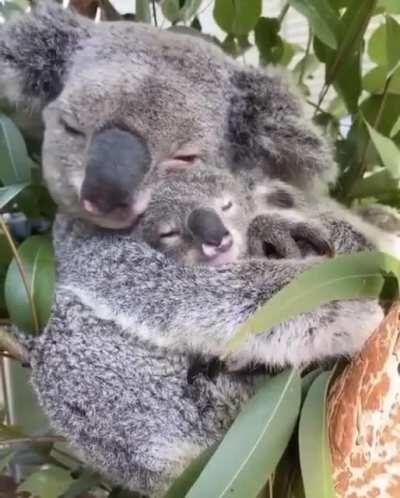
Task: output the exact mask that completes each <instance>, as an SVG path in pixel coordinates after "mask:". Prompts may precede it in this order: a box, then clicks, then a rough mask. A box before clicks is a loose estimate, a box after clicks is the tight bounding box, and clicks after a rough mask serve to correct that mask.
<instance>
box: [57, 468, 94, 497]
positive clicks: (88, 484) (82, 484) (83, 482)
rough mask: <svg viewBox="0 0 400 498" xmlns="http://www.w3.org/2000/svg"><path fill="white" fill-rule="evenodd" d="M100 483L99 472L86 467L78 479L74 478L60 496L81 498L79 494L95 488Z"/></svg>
mask: <svg viewBox="0 0 400 498" xmlns="http://www.w3.org/2000/svg"><path fill="white" fill-rule="evenodd" d="M99 484H100V477H99V475H98V474H95V473H93V472H91V471H90V470H87V469H84V470H83V472H81V474H80V475H79V477H78V478H77V479H74V480H73V481H72V482H71V484H70V485H69V487H68V488H67V489H66V490H65V491H64V492H63V494H62V495H60V497H59V498H77V497H78V498H79V496H80V495H81V494H82V493H84V492H86V491H89V490H90V489H93V488H94V487H96V486H98V485H99Z"/></svg>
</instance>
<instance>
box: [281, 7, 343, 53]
mask: <svg viewBox="0 0 400 498" xmlns="http://www.w3.org/2000/svg"><path fill="white" fill-rule="evenodd" d="M288 3H289V5H291V6H292V7H293V8H294V9H296V10H297V11H298V12H300V13H301V14H303V15H304V16H305V17H306V18H307V20H308V22H309V23H310V26H311V28H312V30H313V32H314V34H315V36H317V37H318V38H319V39H320V40H321V41H322V42H324V43H325V45H327V46H328V47H330V48H332V49H336V48H337V46H338V41H337V31H338V26H339V23H338V16H337V13H336V12H335V11H334V9H332V7H331V5H330V4H329V2H328V1H327V0H289V2H288Z"/></svg>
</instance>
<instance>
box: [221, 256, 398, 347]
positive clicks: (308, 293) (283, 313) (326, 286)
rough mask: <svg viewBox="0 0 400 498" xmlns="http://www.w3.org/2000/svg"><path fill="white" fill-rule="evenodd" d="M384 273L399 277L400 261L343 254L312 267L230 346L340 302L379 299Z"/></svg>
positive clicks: (244, 326)
mask: <svg viewBox="0 0 400 498" xmlns="http://www.w3.org/2000/svg"><path fill="white" fill-rule="evenodd" d="M382 270H386V271H393V272H394V273H395V274H396V275H399V274H400V273H399V271H400V261H398V260H397V259H395V258H394V257H392V256H389V255H388V254H384V253H382V252H372V251H371V252H369V251H368V252H360V253H357V254H350V255H340V256H337V257H336V258H334V259H330V260H327V261H324V262H322V263H318V264H316V265H314V266H312V267H311V268H310V269H308V270H307V271H305V272H304V273H302V274H300V275H299V276H298V277H297V278H296V279H295V280H293V281H292V282H291V283H290V284H288V285H287V286H286V287H284V288H283V289H282V290H280V291H279V292H277V293H276V294H275V295H274V296H273V297H272V298H270V299H269V300H268V301H267V302H266V303H265V304H264V305H263V306H261V307H260V308H259V309H258V310H257V311H256V312H255V313H253V315H251V316H250V317H249V318H248V319H247V320H246V321H245V322H244V323H243V324H242V325H241V326H240V327H239V330H238V331H237V332H236V334H235V335H234V336H233V338H232V339H231V340H230V341H229V342H228V344H227V348H226V350H227V353H229V352H232V351H234V350H235V349H237V348H238V347H239V345H240V344H241V343H242V342H243V341H244V340H245V339H246V338H247V337H248V336H249V335H250V334H260V333H263V332H265V331H266V330H269V329H270V328H272V327H274V326H276V325H278V324H279V323H281V322H283V321H285V320H290V319H291V318H294V317H295V316H296V315H298V314H299V313H304V312H307V311H311V310H313V309H315V308H317V307H318V306H320V305H321V304H324V303H328V302H330V301H334V300H338V299H352V298H361V297H378V296H379V294H380V291H381V289H382V285H383V278H382Z"/></svg>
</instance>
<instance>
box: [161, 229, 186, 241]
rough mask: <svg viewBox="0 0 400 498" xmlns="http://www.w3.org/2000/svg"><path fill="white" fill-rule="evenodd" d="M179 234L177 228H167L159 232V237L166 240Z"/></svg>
mask: <svg viewBox="0 0 400 498" xmlns="http://www.w3.org/2000/svg"><path fill="white" fill-rule="evenodd" d="M180 235H181V233H180V231H179V230H168V231H165V232H161V233H159V236H160V239H164V240H168V239H173V238H174V237H179V236H180Z"/></svg>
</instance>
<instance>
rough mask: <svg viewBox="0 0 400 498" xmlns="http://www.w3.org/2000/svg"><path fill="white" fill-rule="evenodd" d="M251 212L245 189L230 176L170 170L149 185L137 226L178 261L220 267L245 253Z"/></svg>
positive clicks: (149, 239) (144, 237)
mask: <svg viewBox="0 0 400 498" xmlns="http://www.w3.org/2000/svg"><path fill="white" fill-rule="evenodd" d="M251 210H252V201H251V197H250V194H249V192H247V191H246V189H245V187H244V186H243V185H242V183H241V182H240V181H239V180H238V179H236V178H235V177H234V176H232V175H229V174H223V173H218V172H216V173H215V172H206V173H205V172H204V171H197V172H183V173H178V174H170V175H167V176H166V177H163V178H162V179H160V180H159V181H158V182H157V183H155V184H153V186H152V194H151V198H150V202H149V204H148V206H147V208H146V211H145V212H144V214H143V217H142V218H141V220H140V221H139V229H140V231H141V236H142V237H143V239H144V241H145V242H147V243H148V244H149V245H150V246H151V247H153V248H154V249H157V250H159V251H161V252H162V253H164V254H165V255H167V256H168V257H171V258H173V259H174V260H176V261H180V262H183V263H185V264H207V265H221V264H225V263H230V262H234V261H237V260H238V259H239V258H241V257H243V255H244V253H245V251H246V249H247V241H246V233H247V225H248V222H249V219H250V216H251Z"/></svg>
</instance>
